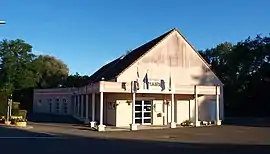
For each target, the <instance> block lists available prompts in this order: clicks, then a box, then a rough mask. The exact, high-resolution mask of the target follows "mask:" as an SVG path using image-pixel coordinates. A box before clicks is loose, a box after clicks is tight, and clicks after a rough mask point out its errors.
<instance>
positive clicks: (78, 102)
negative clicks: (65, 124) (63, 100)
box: [76, 95, 80, 117]
mask: <svg viewBox="0 0 270 154" xmlns="http://www.w3.org/2000/svg"><path fill="white" fill-rule="evenodd" d="M79 99H80V97H79V95H76V102H77V117H80V114H79V111H80V101H79Z"/></svg>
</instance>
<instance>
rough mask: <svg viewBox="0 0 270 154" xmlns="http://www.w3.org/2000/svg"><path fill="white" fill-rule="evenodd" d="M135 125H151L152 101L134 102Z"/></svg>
mask: <svg viewBox="0 0 270 154" xmlns="http://www.w3.org/2000/svg"><path fill="white" fill-rule="evenodd" d="M135 123H136V124H140V125H149V124H151V123H152V100H136V101H135Z"/></svg>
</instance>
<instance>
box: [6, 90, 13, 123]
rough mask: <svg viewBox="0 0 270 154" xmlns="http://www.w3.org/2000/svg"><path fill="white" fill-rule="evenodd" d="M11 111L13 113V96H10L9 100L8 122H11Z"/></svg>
mask: <svg viewBox="0 0 270 154" xmlns="http://www.w3.org/2000/svg"><path fill="white" fill-rule="evenodd" d="M11 111H12V94H10V97H9V98H8V109H7V121H9V120H10V117H11Z"/></svg>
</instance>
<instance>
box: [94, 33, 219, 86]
mask: <svg viewBox="0 0 270 154" xmlns="http://www.w3.org/2000/svg"><path fill="white" fill-rule="evenodd" d="M173 31H177V32H178V33H179V34H180V35H181V36H182V37H183V39H184V40H185V41H186V42H187V43H188V44H189V45H190V46H191V47H192V49H193V50H194V51H195V52H196V53H197V55H198V56H199V58H200V59H201V60H202V62H203V63H204V64H205V65H206V67H208V68H209V69H210V70H211V68H210V66H209V64H208V63H207V62H206V61H205V59H204V58H203V57H202V56H201V55H200V54H199V53H198V52H197V51H196V49H195V48H194V47H193V46H192V45H191V44H190V42H189V41H188V40H187V39H186V37H184V35H183V34H182V33H181V32H180V31H179V30H178V29H176V28H174V29H172V30H170V31H168V32H166V33H165V34H163V35H161V36H159V37H157V38H155V39H153V40H151V41H149V42H147V43H145V44H143V45H142V46H140V47H138V48H136V49H134V50H132V51H131V52H129V53H128V54H126V55H124V56H121V57H118V58H116V59H115V60H113V61H111V62H110V63H108V64H106V65H104V66H103V67H101V68H100V69H99V70H97V71H96V72H95V73H94V74H92V75H91V76H90V83H95V82H98V81H101V80H102V78H103V80H104V81H108V80H114V79H116V78H117V77H118V76H119V75H120V74H121V73H122V72H123V71H124V70H125V69H126V68H128V67H129V66H131V65H132V64H133V63H134V62H135V61H136V60H138V59H139V58H140V57H141V56H143V55H144V54H146V53H147V52H148V51H149V50H150V49H152V48H153V47H155V46H156V45H157V44H158V43H159V42H161V41H162V40H163V39H164V38H166V37H167V36H168V35H169V34H170V33H171V32H173ZM213 74H214V75H215V73H214V72H213ZM215 76H216V75H215ZM216 78H218V77H217V76H216ZM220 82H221V81H220ZM221 84H223V83H221Z"/></svg>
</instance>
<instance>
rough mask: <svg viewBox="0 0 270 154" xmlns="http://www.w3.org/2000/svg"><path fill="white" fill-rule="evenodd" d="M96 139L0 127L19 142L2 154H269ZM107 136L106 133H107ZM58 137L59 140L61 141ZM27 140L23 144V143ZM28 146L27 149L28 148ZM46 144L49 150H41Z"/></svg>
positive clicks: (255, 148) (249, 148)
mask: <svg viewBox="0 0 270 154" xmlns="http://www.w3.org/2000/svg"><path fill="white" fill-rule="evenodd" d="M96 135H97V136H99V138H98V137H82V136H71V135H66V134H55V135H48V134H45V133H34V132H29V131H26V130H17V129H7V128H3V127H0V137H1V138H5V137H6V138H10V137H17V138H18V137H19V138H20V137H21V138H20V139H16V138H14V139H12V140H8V139H5V142H1V146H3V147H13V146H14V145H16V148H2V149H1V151H2V152H3V153H9V154H17V153H21V150H22V149H23V151H24V153H39V154H48V153H50V154H59V153H65V154H75V153H80V154H86V153H89V152H91V153H117V154H127V153H130V154H133V153H134V154H138V153H140V154H144V153H145V154H149V153H155V154H164V153H170V154H173V153H177V154H178V153H185V154H196V153H204V152H205V153H208V154H216V153H219V154H228V153H231V154H233V153H237V154H238V153H245V154H249V153H260V154H264V153H265V154H267V153H269V152H270V146H269V145H252V144H250V145H238V144H216V143H215V144H214V143H189V142H185V143H182V142H165V141H142V140H129V139H125V140H123V139H122V140H120V139H104V138H103V139H102V135H104V134H101V133H99V134H96ZM107 135H108V134H107ZM22 137H27V138H31V137H32V138H35V139H34V140H30V139H23V138H22ZM61 138H62V139H61ZM26 141H27V142H26ZM29 145H31V146H29ZM44 145H46V146H47V147H49V148H44Z"/></svg>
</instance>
